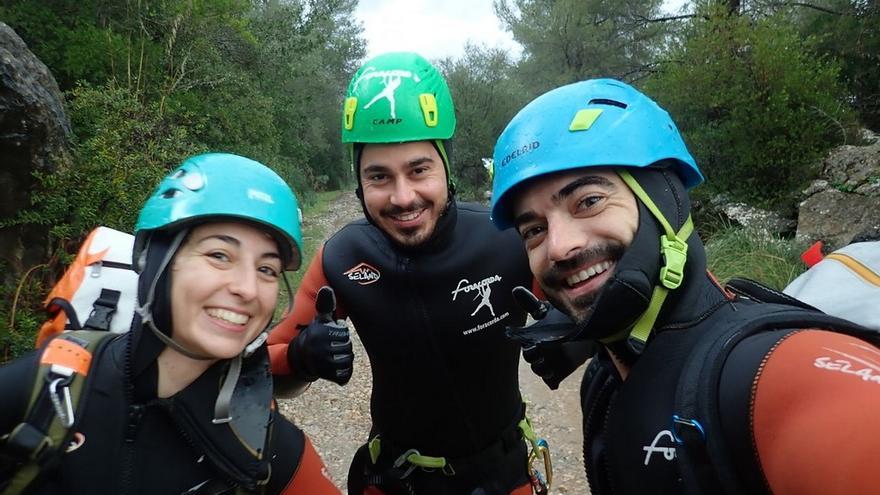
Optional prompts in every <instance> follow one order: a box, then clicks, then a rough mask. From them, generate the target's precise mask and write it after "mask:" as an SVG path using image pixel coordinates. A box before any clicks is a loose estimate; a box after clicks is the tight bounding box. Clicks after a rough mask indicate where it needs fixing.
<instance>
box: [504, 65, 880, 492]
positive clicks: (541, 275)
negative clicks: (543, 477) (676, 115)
mask: <svg viewBox="0 0 880 495" xmlns="http://www.w3.org/2000/svg"><path fill="white" fill-rule="evenodd" d="M495 164H496V168H495V179H494V195H493V200H494V203H493V220H494V221H495V223H496V224H497V225H499V226H502V227H504V226H506V225H511V224H513V225H514V226H515V228H516V229H517V231H518V232H519V233H520V236H521V237H522V239H523V244H524V245H525V248H526V251H527V253H528V256H529V263H530V266H531V268H532V272H533V273H534V275H535V276H536V277H537V278H538V279H539V281H540V283H541V288H542V289H543V292H544V294H545V295H546V296H547V297H548V298H549V299H550V301H551V302H552V303H553V306H555V307H556V308H558V310H560V311H562V312H564V313H565V316H567V317H569V319H568V321H563V319H564V318H565V316H563V317H562V318H560V317H559V312H558V311H555V312H554V313H553V315H554V318H549V317H548V316H545V317H544V318H543V319H542V318H541V316H542V314H539V313H547V312H548V309H547V305H546V304H541V303H540V302H539V301H537V300H536V299H534V298H531V300H530V301H529V304H530V305H531V306H534V307H535V308H536V311H535V313H536V318H537V319H538V322H537V323H535V324H534V325H531V326H529V327H525V328H520V329H516V330H512V331H510V332H509V335H511V336H512V337H513V338H515V339H516V340H517V341H519V342H521V343H524V344H525V346H526V348H525V350H524V353H523V354H524V356H525V357H526V359H527V360H529V361H530V362H531V363H532V367H533V369H534V370H535V371H536V372H538V373H539V374H540V375H541V376H542V377H543V378H544V379H545V381H548V383H550V382H558V381H559V380H561V379H562V378H564V377H565V376H567V375H568V374H570V373H571V372H572V371H573V370H574V369H576V368H577V365H578V364H580V363H582V362H583V361H584V360H585V359H586V358H587V355H585V354H576V353H573V352H569V351H570V350H571V349H572V348H573V347H572V346H573V345H574V344H581V343H583V342H593V343H594V344H595V346H593V347H590V348H591V349H593V350H597V353H596V356H595V359H593V360H592V361H591V363H590V365H589V368H588V369H587V372H586V373H585V374H584V380H583V382H582V388H581V394H582V397H581V399H582V409H583V418H584V428H583V431H584V461H585V462H584V465H585V468H586V474H587V479H588V481H589V484H590V492H591V493H592V494H593V495H603V494H609V493H614V494H616V495H623V494H642V493H645V492H646V491H651V492H653V493H670V494H679V493H681V494H684V493H700V494H704V493H713V494H714V493H729V494H741V493H749V494H764V493H768V494H769V493H772V494H774V495H783V494H786V495H787V494H792V495H795V494H797V495H803V494H808V493H809V494H825V493H871V492H874V491H876V487H877V479H876V475H875V474H874V472H873V470H872V468H871V467H869V466H868V465H867V464H866V463H863V462H861V461H858V460H860V459H868V458H873V456H876V455H877V454H878V453H880V442H878V441H877V438H878V432H880V428H878V427H877V426H876V421H875V419H874V418H873V415H874V412H873V411H876V409H877V407H880V394H877V391H876V390H875V388H872V386H870V385H868V384H867V382H866V381H865V380H861V379H856V380H851V379H848V378H850V377H846V376H845V375H844V374H843V373H837V372H828V371H829V370H832V369H833V370H838V369H841V367H849V366H851V365H852V363H855V362H859V363H869V362H870V363H876V357H877V355H878V353H880V350H878V348H877V344H878V342H880V339H878V337H877V334H876V332H871V331H869V330H867V329H864V328H860V327H858V326H857V325H855V324H853V323H850V322H846V321H843V320H839V319H836V318H833V317H830V316H828V315H825V314H822V313H820V312H818V311H816V310H815V309H813V308H811V307H806V306H805V305H804V304H803V303H801V302H800V301H797V300H794V299H791V298H788V297H787V296H784V295H782V294H780V293H778V292H776V291H774V290H772V289H769V288H766V287H762V286H760V285H759V284H757V283H755V282H751V281H743V280H740V281H732V282H731V283H729V285H728V286H721V285H720V284H719V283H718V281H717V280H715V278H714V277H713V276H712V275H711V274H710V273H709V272H708V271H707V269H706V253H705V249H704V246H703V243H702V241H701V240H700V238H699V236H698V235H696V232H695V231H694V226H693V222H692V221H691V217H690V200H689V197H688V192H687V189H688V188H690V187H692V186H695V185H697V184H698V183H699V182H701V181H702V176H701V174H700V172H699V170H698V169H697V167H696V164H695V163H694V160H693V158H692V157H691V156H690V153H688V151H687V148H686V147H685V146H684V142H683V140H682V139H681V137H680V136H679V134H678V130H677V129H676V127H675V124H674V123H673V122H672V120H671V119H670V118H669V115H668V114H667V113H666V112H665V111H664V110H663V109H661V108H660V107H659V106H658V105H657V104H656V103H654V102H653V101H652V100H651V99H650V98H648V97H647V96H645V95H644V94H642V93H640V92H639V91H637V90H636V89H634V88H632V87H630V86H629V85H627V84H625V83H622V82H619V81H613V80H607V79H603V80H593V81H583V82H579V83H575V84H571V85H568V86H563V87H560V88H556V89H554V90H552V91H550V92H548V93H546V94H544V95H542V96H540V97H538V98H537V99H535V100H534V101H532V102H531V103H529V104H528V105H527V106H526V107H525V108H523V109H522V110H521V111H520V112H519V113H518V114H517V115H516V116H515V117H514V118H513V120H512V121H511V122H510V124H509V125H508V127H507V128H506V129H505V131H504V132H503V134H502V135H501V137H500V138H499V139H498V144H497V146H496V151H495ZM538 310H541V311H538ZM551 311H552V310H551ZM597 342H598V344H596V343H597ZM841 349H847V350H848V351H849V350H851V351H852V352H847V351H841ZM838 353H840V354H838ZM844 353H845V358H846V359H843V360H838V361H835V364H834V365H832V366H831V367H828V368H826V366H825V363H827V362H829V360H832V359H835V358H830V357H827V356H829V355H830V354H836V355H844ZM844 363H845V364H844ZM854 368H855V366H854ZM865 369H866V370H867V369H868V368H865ZM871 373H873V372H871ZM869 374H870V373H869ZM830 404H846V406H843V407H839V408H837V407H829V406H828V405H830ZM853 404H858V406H852V405H853ZM827 425H834V428H833V430H834V433H833V434H832V435H830V437H831V438H834V439H838V438H849V439H852V440H851V441H849V442H847V449H846V455H841V454H840V451H839V450H836V449H833V448H829V447H826V446H825V445H826V444H825V443H824V442H825V441H828V440H827V439H828V438H829V437H828V436H824V435H819V434H817V432H821V431H824V429H825V428H827ZM817 437H823V439H822V440H819V439H818V438H817ZM831 441H832V442H834V441H836V440H831ZM805 473H809V475H806V476H805ZM646 487H649V488H646Z"/></svg>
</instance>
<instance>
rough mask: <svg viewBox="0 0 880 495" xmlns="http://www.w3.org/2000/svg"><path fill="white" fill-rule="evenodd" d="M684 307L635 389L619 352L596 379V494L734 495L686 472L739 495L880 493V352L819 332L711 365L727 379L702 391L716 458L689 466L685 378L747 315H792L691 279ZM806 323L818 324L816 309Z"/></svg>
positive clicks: (665, 320) (797, 332)
mask: <svg viewBox="0 0 880 495" xmlns="http://www.w3.org/2000/svg"><path fill="white" fill-rule="evenodd" d="M675 297H676V299H675V300H676V302H678V304H677V305H675V306H674V308H672V309H670V311H669V312H668V313H667V314H665V315H663V316H662V317H661V320H660V321H659V324H658V325H657V327H656V329H655V330H656V332H657V333H656V335H655V336H654V337H653V339H652V340H651V341H649V343H648V345H647V346H646V348H645V350H644V352H643V353H642V354H641V355H640V356H638V357H637V358H635V359H633V361H632V362H631V363H630V365H629V369H628V373H627V375H626V377H625V379H624V380H621V379H620V376H619V374H618V372H617V370H616V367H615V366H614V365H613V364H612V362H611V360H610V359H609V357H610V356H609V355H608V354H603V355H600V357H599V358H598V359H597V360H595V361H594V363H592V364H591V366H590V371H589V372H588V373H587V375H586V376H585V379H584V382H583V386H582V397H583V408H584V430H585V432H586V434H585V443H584V458H585V466H586V470H587V477H588V479H589V481H590V488H591V493H593V494H595V495H602V494H607V493H615V494H638V493H645V492H646V488H645V487H650V492H651V493H668V494H684V493H726V492H725V491H722V488H718V489H717V490H708V491H707V490H706V489H705V488H695V486H694V484H693V483H688V481H687V480H688V479H689V478H688V476H687V475H683V473H685V472H690V473H693V472H702V473H704V474H705V473H707V472H711V473H712V474H711V475H710V476H709V478H710V479H713V480H714V481H713V482H717V483H718V485H720V486H721V487H724V490H727V492H729V493H749V494H761V493H768V494H774V495H804V494H807V495H809V494H817V495H818V494H855V493H874V492H876V491H877V490H878V488H877V487H878V486H880V477H878V474H877V472H876V470H874V469H872V467H871V463H873V462H874V461H873V460H874V459H877V458H878V456H880V426H878V422H877V421H876V417H875V416H876V411H877V410H880V351H878V348H877V347H875V346H874V345H872V344H871V343H868V342H866V341H864V340H860V339H858V338H855V337H852V336H849V335H845V334H842V333H836V332H832V331H828V330H823V329H817V328H778V329H770V330H767V331H762V332H758V333H755V334H754V335H751V336H749V337H746V338H743V339H742V340H741V341H739V342H738V343H737V344H736V345H735V346H733V347H732V350H730V351H729V352H727V353H725V354H723V355H722V358H719V359H717V360H714V362H707V367H715V366H717V367H718V368H719V372H718V374H717V377H718V379H717V380H713V381H709V382H707V383H699V385H698V384H697V382H694V387H698V388H696V390H697V392H695V393H697V394H699V395H700V396H701V400H702V401H705V402H704V403H705V404H707V406H706V410H707V411H708V413H706V414H705V415H703V416H702V417H701V418H700V420H701V422H702V424H701V429H702V430H703V439H704V440H705V442H706V445H708V446H709V448H708V450H710V451H717V452H716V453H715V454H713V456H709V455H708V454H707V455H706V457H704V458H695V457H693V456H692V455H691V456H690V457H688V458H687V459H683V458H682V454H687V451H684V452H683V450H684V449H687V448H688V447H687V445H684V446H683V445H682V444H680V443H678V442H677V441H676V440H677V439H676V438H675V437H676V436H678V437H679V439H680V438H681V436H680V435H676V428H677V425H676V424H675V422H674V421H673V415H674V414H677V413H678V408H680V406H681V403H680V402H679V401H677V397H678V394H680V393H681V392H682V386H681V380H682V376H683V374H682V369H683V368H684V367H685V363H687V362H688V359H689V358H690V357H691V356H692V354H694V353H697V352H701V351H699V350H697V349H699V347H698V345H697V343H698V342H700V341H702V342H707V341H712V340H713V339H714V340H715V341H717V342H720V341H721V340H723V339H724V338H726V337H721V336H720V335H719V334H718V331H717V330H718V329H720V328H725V327H729V326H730V324H731V322H732V321H737V319H742V318H743V317H742V316H741V315H742V314H743V313H745V312H748V313H749V314H750V316H749V317H748V319H749V320H751V319H752V318H755V317H756V316H758V317H767V318H773V316H772V313H773V312H774V311H780V308H783V310H785V309H784V308H785V306H779V305H777V304H764V303H758V302H755V301H752V300H749V299H746V298H742V297H739V296H734V295H733V294H730V293H727V292H726V291H724V290H723V289H721V288H720V287H718V285H717V284H716V283H715V282H714V281H713V279H712V278H711V276H709V275H703V276H696V277H694V278H692V279H691V280H690V282H689V284H688V286H687V287H685V288H684V290H683V291H682V292H680V293H677V294H676V295H675ZM785 311H788V310H785ZM802 317H803V320H804V321H805V322H808V321H810V319H811V318H813V319H815V318H817V316H815V313H811V312H810V311H807V310H803V316H802ZM746 321H747V320H743V321H742V323H746ZM715 335H718V337H717V339H716V338H715V337H714V336H715ZM612 349H613V347H612ZM618 349H619V348H618ZM618 354H619V355H623V354H625V351H623V350H620V351H619V352H618ZM707 376H708V375H707ZM694 459H697V462H696V463H695V461H694ZM701 461H710V462H702V463H700V462H701ZM685 463H688V464H687V465H685ZM707 469H708V471H707ZM701 470H702V471H701Z"/></svg>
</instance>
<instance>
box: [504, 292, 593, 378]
mask: <svg viewBox="0 0 880 495" xmlns="http://www.w3.org/2000/svg"><path fill="white" fill-rule="evenodd" d="M513 297H514V300H516V302H517V303H518V304H519V305H520V306H521V307H522V308H523V309H525V310H526V311H528V312H529V314H530V315H531V316H532V318H534V319H535V322H534V323H532V324H531V325H527V326H524V327H508V328H507V336H508V337H509V338H511V339H513V340H515V341H517V342H518V343H519V344H520V345H521V346H522V347H523V358H524V359H525V360H526V362H528V363H529V364H530V365H531V367H532V371H534V372H535V374H536V375H538V376H540V377H541V379H542V380H544V383H546V384H547V386H548V387H550V389H551V390H556V389H557V388H559V384H560V383H561V382H562V380H564V379H565V378H566V377H568V375H570V374H571V373H572V372H574V370H576V369H578V367H579V366H580V365H582V364H584V362H585V361H586V360H587V359H588V358H589V357H591V356H592V355H594V354H595V353H596V351H598V349H599V347H598V343H596V342H594V341H591V340H576V341H563V339H564V338H565V337H567V336H569V335H571V334H573V333H575V332H576V331H577V324H576V323H575V322H573V321H572V320H571V318H569V317H568V316H567V315H566V314H564V313H563V312H561V311H559V310H558V309H556V308H554V307H553V306H552V305H550V303H548V302H546V301H539V300H538V298H537V297H535V295H534V294H532V293H531V291H529V290H528V289H526V288H525V287H516V288H514V289H513Z"/></svg>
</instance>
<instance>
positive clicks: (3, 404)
mask: <svg viewBox="0 0 880 495" xmlns="http://www.w3.org/2000/svg"><path fill="white" fill-rule="evenodd" d="M140 330H142V329H137V330H135V331H134V333H128V334H123V335H120V336H118V337H116V338H115V339H114V340H112V341H111V342H109V343H108V344H107V346H106V348H105V349H104V350H103V352H102V353H100V354H97V355H96V356H95V357H94V358H93V359H95V360H96V361H94V362H93V363H92V365H91V367H90V370H89V374H88V377H87V382H86V383H87V385H86V389H85V390H86V391H85V392H84V394H85V395H84V396H83V398H82V400H83V401H84V402H83V406H82V407H83V408H82V409H81V411H80V412H78V414H77V417H78V421H77V422H76V424H75V427H74V431H75V433H74V435H73V441H72V442H71V445H69V446H67V447H66V452H65V451H64V450H65V449H62V452H63V453H61V454H60V455H59V456H58V457H57V458H54V459H52V461H53V465H47V466H46V468H45V469H44V470H43V471H42V472H41V475H40V477H39V478H38V479H37V480H36V481H35V482H34V484H32V485H31V486H30V487H29V491H28V493H38V494H42V493H88V494H157V493H167V494H179V493H187V490H191V489H194V490H195V489H196V487H199V486H202V487H203V488H204V489H207V487H208V486H211V487H213V489H215V490H225V489H229V490H232V489H233V488H235V487H236V486H239V487H240V486H245V485H246V484H248V483H251V482H254V483H256V482H258V481H259V480H264V479H266V477H267V476H268V480H267V481H266V484H265V486H259V485H258V486H256V487H255V490H257V491H259V493H273V494H287V495H293V494H303V495H313V494H320V495H323V494H331V495H332V494H338V493H339V490H338V489H337V488H336V487H335V486H334V485H333V483H331V481H330V480H329V479H328V478H327V477H326V471H325V469H324V465H323V462H322V461H321V459H320V457H318V454H317V453H316V452H315V450H314V448H313V447H312V445H311V442H309V440H308V438H307V437H306V436H305V435H304V434H303V432H302V431H301V430H300V429H299V428H297V427H296V426H294V425H293V424H292V423H290V422H289V421H287V420H286V419H285V418H284V417H283V416H281V414H280V413H279V412H278V411H277V410H274V408H273V409H272V410H271V411H269V410H268V409H263V410H264V411H267V412H268V414H267V417H268V418H271V419H269V421H267V422H266V423H268V424H270V425H271V426H270V428H271V436H270V437H269V439H268V441H266V438H265V433H263V434H262V436H261V437H260V436H259V435H258V437H257V438H256V440H257V443H259V444H261V445H264V446H265V447H264V448H263V449H261V450H263V452H262V455H254V453H253V452H248V451H247V449H246V448H244V447H243V445H242V444H241V443H239V442H238V441H237V440H236V439H235V436H236V435H235V434H234V433H230V431H229V430H230V427H229V426H228V425H215V424H213V423H212V418H213V415H214V412H213V407H214V406H213V404H214V401H215V399H216V396H217V393H218V389H219V384H220V382H221V380H222V377H223V375H224V373H225V367H226V366H227V365H228V364H227V363H224V362H218V363H216V364H215V365H213V366H212V367H211V368H210V369H208V370H207V371H206V372H205V373H203V374H202V375H201V376H200V377H199V378H198V379H196V381H194V382H193V383H192V384H190V385H189V386H188V387H186V388H185V389H184V390H182V391H180V392H178V393H177V394H175V395H174V396H172V397H170V398H166V399H160V398H158V397H156V383H157V376H158V375H157V368H156V366H155V360H154V358H152V357H149V358H147V359H145V360H144V361H143V364H144V366H143V368H140V366H137V365H135V369H134V371H133V372H130V371H129V370H131V367H129V364H130V362H131V361H132V360H130V359H129V355H130V354H131V352H134V353H135V354H137V353H138V352H139V350H141V349H144V348H146V347H150V346H152V347H153V348H154V349H156V348H158V346H157V345H156V343H155V342H154V343H152V344H151V345H142V346H139V347H138V346H134V347H135V350H134V351H130V350H129V349H131V347H132V344H131V343H130V341H131V340H134V335H137V334H140ZM145 334H146V338H147V339H150V338H151V334H150V332H146V333H145ZM259 353H260V352H259V351H258V353H257V355H255V356H254V357H253V359H263V360H265V359H266V358H265V350H264V351H263V357H262V358H260V357H259ZM148 354H150V356H152V355H154V353H153V352H148ZM39 355H40V354H39V352H36V353H32V354H29V355H27V356H24V357H21V358H19V359H18V360H16V361H13V362H11V363H8V364H7V365H4V366H3V367H0V389H2V390H3V391H4V393H3V394H2V395H0V411H2V412H0V434H5V433H8V432H9V431H10V430H11V429H12V428H14V427H15V426H16V425H18V424H19V423H20V422H21V421H23V419H24V418H23V415H24V413H25V410H26V407H27V400H28V398H29V397H30V394H31V391H32V387H33V382H34V375H35V373H36V370H37V366H38V362H37V361H38V357H39ZM135 361H136V360H135ZM263 362H264V363H265V361H263ZM263 366H265V364H264V365H263ZM247 367H248V364H247V363H246V364H245V372H246V371H247ZM263 373H264V374H265V368H264V371H263ZM243 388H244V389H246V388H247V387H243ZM238 392H239V391H237V393H238ZM241 392H242V396H241V397H238V396H236V397H234V398H233V401H237V400H242V397H245V396H247V395H248V391H247V390H241ZM270 397H271V391H270ZM49 407H50V408H51V406H49ZM234 428H235V427H234V426H233V427H232V429H233V430H234ZM263 432H265V430H263ZM0 458H3V457H2V455H0ZM5 459H8V458H5ZM54 461H57V462H54ZM4 464H6V465H4ZM10 466H11V463H8V464H7V463H5V462H4V463H0V488H2V486H3V485H4V483H5V482H6V481H7V480H8V479H9V477H10V476H11V475H12V474H14V470H13V469H11V468H10ZM261 489H265V491H260V490H261ZM193 493H208V492H202V491H194V492H193ZM210 493H221V491H211V492H210ZM223 493H226V492H223ZM229 493H232V492H231V491H230V492H229Z"/></svg>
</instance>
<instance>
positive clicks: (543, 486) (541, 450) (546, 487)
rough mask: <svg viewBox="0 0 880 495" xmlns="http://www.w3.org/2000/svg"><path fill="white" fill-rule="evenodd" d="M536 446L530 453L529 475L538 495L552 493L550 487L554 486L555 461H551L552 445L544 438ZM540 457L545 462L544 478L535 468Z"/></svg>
mask: <svg viewBox="0 0 880 495" xmlns="http://www.w3.org/2000/svg"><path fill="white" fill-rule="evenodd" d="M534 445H535V446H534V447H533V448H532V451H531V452H530V453H529V473H530V475H531V478H532V487H533V488H534V490H535V493H536V494H539V495H540V494H543V493H550V487H552V486H553V461H552V460H551V459H550V445H548V444H547V441H546V440H544V439H543V438H540V439H538V440H537V441H536V442H535V444H534ZM539 456H540V457H541V460H542V461H543V462H544V476H542V475H541V472H540V471H539V470H538V469H537V468H535V467H534V466H533V464H534V462H535V460H536V459H538V457H539ZM545 477H546V478H545ZM545 479H546V482H545Z"/></svg>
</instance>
